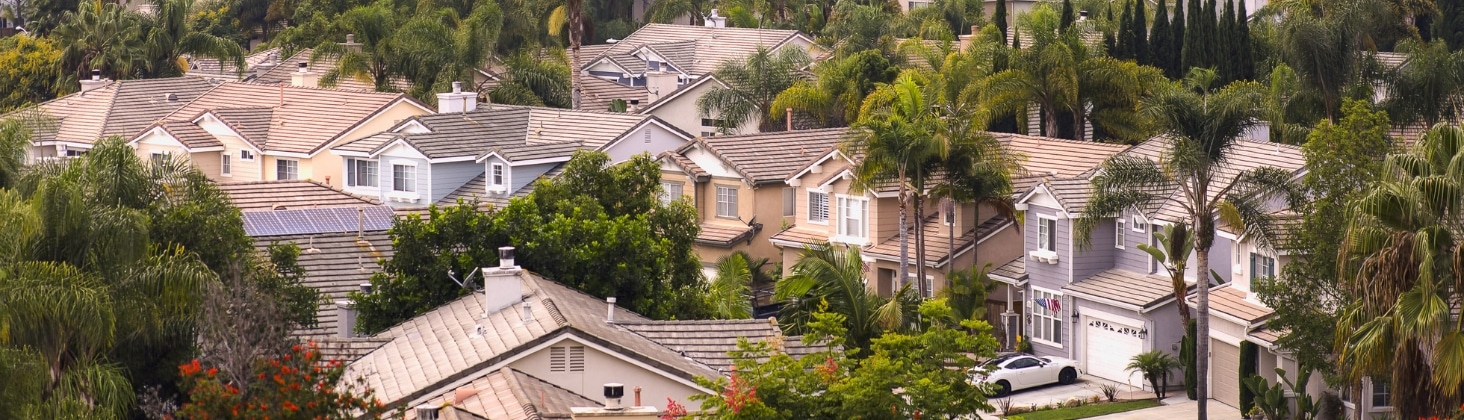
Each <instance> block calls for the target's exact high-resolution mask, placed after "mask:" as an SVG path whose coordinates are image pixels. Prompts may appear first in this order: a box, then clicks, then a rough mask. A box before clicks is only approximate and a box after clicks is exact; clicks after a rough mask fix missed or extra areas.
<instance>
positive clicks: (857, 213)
mask: <svg viewBox="0 0 1464 420" xmlns="http://www.w3.org/2000/svg"><path fill="white" fill-rule="evenodd" d="M867 220H869V199H866V198H855V197H839V235H841V236H844V237H847V238H856V239H865V238H867V237H868V236H869V226H868V225H867V224H866V221H867Z"/></svg>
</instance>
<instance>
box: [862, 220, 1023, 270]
mask: <svg viewBox="0 0 1464 420" xmlns="http://www.w3.org/2000/svg"><path fill="white" fill-rule="evenodd" d="M1011 225H1012V221H1011V219H1007V218H1004V217H992V218H990V219H986V221H984V222H981V224H980V225H979V226H976V228H974V229H971V230H968V231H966V232H964V233H962V234H961V236H959V237H957V238H956V240H955V243H954V246H952V244H951V242H950V238H951V236H950V227H949V226H948V225H946V224H945V223H944V222H943V221H942V220H940V215H939V214H935V215H931V216H928V217H926V218H925V220H924V221H923V222H921V223H920V227H921V229H922V230H923V232H924V233H925V264H926V265H929V266H931V267H942V266H945V264H946V258H947V257H948V250H949V249H951V248H954V249H955V254H956V255H961V254H964V253H965V252H966V251H967V250H968V249H969V248H970V247H971V245H972V244H973V243H975V241H976V238H978V237H985V236H988V235H991V234H992V233H995V232H997V231H999V230H1001V229H1002V228H1005V227H1007V226H1011ZM910 230H911V232H913V231H914V227H913V226H912V227H911V229H910ZM905 242H906V243H907V244H908V245H909V247H910V249H916V247H915V235H913V234H912V235H905ZM864 255H867V256H869V257H872V258H875V259H882V260H886V261H898V260H899V259H900V235H894V236H891V237H890V238H889V239H886V240H884V241H882V242H880V243H878V244H875V245H873V246H871V247H867V248H865V249H864Z"/></svg>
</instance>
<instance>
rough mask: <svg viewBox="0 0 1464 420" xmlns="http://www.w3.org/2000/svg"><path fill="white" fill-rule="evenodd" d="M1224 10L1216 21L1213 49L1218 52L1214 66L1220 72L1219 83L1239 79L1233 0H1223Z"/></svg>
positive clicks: (1237, 38) (1237, 37) (1237, 39)
mask: <svg viewBox="0 0 1464 420" xmlns="http://www.w3.org/2000/svg"><path fill="white" fill-rule="evenodd" d="M1224 10H1225V11H1224V13H1222V14H1221V15H1220V20H1219V21H1218V22H1217V23H1216V41H1217V42H1216V43H1215V50H1214V52H1215V54H1218V58H1217V59H1216V60H1215V61H1214V64H1215V65H1214V68H1215V71H1216V72H1218V73H1219V74H1220V80H1219V83H1222V84H1224V83H1230V82H1233V81H1236V80H1240V78H1239V76H1238V74H1239V72H1240V69H1239V67H1238V64H1239V63H1237V62H1236V59H1237V58H1238V55H1239V54H1240V52H1239V51H1238V50H1239V48H1238V47H1239V45H1236V42H1238V41H1239V36H1238V35H1237V34H1236V33H1235V31H1236V27H1235V1H1234V0H1225V9H1224Z"/></svg>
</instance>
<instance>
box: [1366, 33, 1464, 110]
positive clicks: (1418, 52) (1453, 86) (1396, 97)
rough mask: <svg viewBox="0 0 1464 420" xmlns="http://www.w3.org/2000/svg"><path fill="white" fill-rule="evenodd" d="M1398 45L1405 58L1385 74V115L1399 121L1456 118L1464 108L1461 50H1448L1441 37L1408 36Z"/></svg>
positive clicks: (1462, 57) (1447, 45)
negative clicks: (1421, 39) (1428, 39)
mask: <svg viewBox="0 0 1464 420" xmlns="http://www.w3.org/2000/svg"><path fill="white" fill-rule="evenodd" d="M1399 47H1400V48H1399V50H1400V51H1403V52H1406V53H1407V54H1408V59H1407V61H1404V62H1403V65H1402V66H1401V67H1399V68H1398V69H1396V70H1394V71H1393V72H1392V73H1393V74H1392V75H1391V76H1392V77H1388V78H1387V79H1388V91H1389V92H1391V95H1390V96H1389V98H1388V99H1387V100H1385V101H1384V102H1383V108H1384V109H1386V110H1388V116H1389V117H1392V118H1394V119H1395V121H1398V122H1399V123H1403V124H1407V123H1410V122H1413V121H1423V122H1424V123H1425V124H1428V125H1429V126H1433V125H1434V124H1438V123H1439V122H1443V121H1454V122H1457V121H1458V120H1459V117H1460V115H1459V113H1460V112H1461V109H1464V51H1449V44H1447V43H1445V42H1444V41H1443V40H1434V41H1433V42H1429V43H1422V42H1418V41H1414V40H1408V41H1404V42H1403V43H1402V44H1401V45H1400V46H1399Z"/></svg>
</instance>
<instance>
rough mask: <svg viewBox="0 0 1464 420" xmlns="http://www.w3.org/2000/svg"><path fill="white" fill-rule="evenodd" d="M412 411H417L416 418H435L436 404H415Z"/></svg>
mask: <svg viewBox="0 0 1464 420" xmlns="http://www.w3.org/2000/svg"><path fill="white" fill-rule="evenodd" d="M414 411H416V412H417V420H437V406H435V405H432V404H422V405H419V406H417V408H416V409H414Z"/></svg>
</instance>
